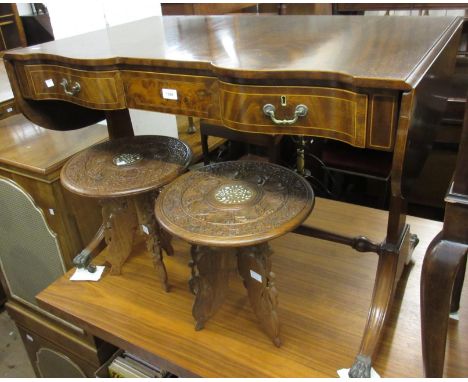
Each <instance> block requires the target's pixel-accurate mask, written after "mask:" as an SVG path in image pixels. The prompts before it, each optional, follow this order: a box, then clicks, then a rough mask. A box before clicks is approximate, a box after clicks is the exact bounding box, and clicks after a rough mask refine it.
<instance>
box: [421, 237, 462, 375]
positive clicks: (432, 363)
mask: <svg viewBox="0 0 468 382" xmlns="http://www.w3.org/2000/svg"><path fill="white" fill-rule="evenodd" d="M467 251H468V246H467V245H466V244H465V245H463V244H459V243H455V242H451V241H445V240H441V234H439V235H437V236H436V237H435V238H434V240H433V241H432V242H431V244H430V245H429V247H428V249H427V252H426V256H425V258H424V263H423V268H422V274H421V337H422V351H423V361H424V371H425V375H426V377H430V378H437V377H442V374H443V370H444V359H445V343H446V340H447V327H448V320H449V311H450V298H451V295H452V290H453V286H454V282H455V278H456V277H457V274H459V271H460V268H462V267H463V265H464V264H463V263H464V261H465V259H466V254H467Z"/></svg>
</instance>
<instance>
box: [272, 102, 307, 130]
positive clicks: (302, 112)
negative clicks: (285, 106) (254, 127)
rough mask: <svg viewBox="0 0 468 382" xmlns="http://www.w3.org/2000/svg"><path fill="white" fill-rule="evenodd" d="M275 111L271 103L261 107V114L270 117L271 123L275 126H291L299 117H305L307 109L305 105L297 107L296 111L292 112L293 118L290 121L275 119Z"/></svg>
mask: <svg viewBox="0 0 468 382" xmlns="http://www.w3.org/2000/svg"><path fill="white" fill-rule="evenodd" d="M275 111H276V108H275V107H274V106H273V105H272V104H271V103H267V104H266V105H264V106H263V113H264V114H265V115H266V116H267V117H270V119H271V121H272V122H273V123H274V124H275V125H292V124H293V123H294V122H296V121H297V119H298V118H299V117H305V116H306V115H307V112H308V111H309V109H308V107H307V106H306V105H303V104H300V105H297V106H296V109H295V110H294V117H293V118H292V119H276V117H275Z"/></svg>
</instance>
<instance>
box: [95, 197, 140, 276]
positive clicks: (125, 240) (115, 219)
mask: <svg viewBox="0 0 468 382" xmlns="http://www.w3.org/2000/svg"><path fill="white" fill-rule="evenodd" d="M102 217H103V224H104V230H105V232H104V238H105V241H106V244H107V256H106V261H107V262H108V263H110V265H111V271H110V273H111V275H120V274H121V268H122V265H123V263H124V262H125V260H127V258H128V256H129V255H130V253H131V252H132V247H133V237H134V234H135V230H136V228H137V224H138V221H137V215H136V213H135V209H134V207H133V203H129V201H128V200H126V199H122V198H120V199H115V200H112V199H107V200H105V201H102Z"/></svg>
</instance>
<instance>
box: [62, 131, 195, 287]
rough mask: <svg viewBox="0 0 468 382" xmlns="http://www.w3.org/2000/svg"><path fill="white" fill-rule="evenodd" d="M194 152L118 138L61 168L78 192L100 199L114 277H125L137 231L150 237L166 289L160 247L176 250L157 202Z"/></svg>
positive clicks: (152, 140)
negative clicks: (160, 220)
mask: <svg viewBox="0 0 468 382" xmlns="http://www.w3.org/2000/svg"><path fill="white" fill-rule="evenodd" d="M191 157H192V153H191V150H190V148H189V147H188V146H187V145H186V144H185V143H183V142H182V141H180V140H178V139H175V138H170V137H163V136H154V135H153V136H151V135H148V136H136V137H130V138H121V139H114V140H111V141H108V142H104V143H101V144H99V145H96V146H93V147H91V148H89V149H87V150H84V151H82V152H81V153H79V154H78V155H76V156H75V157H73V158H72V159H70V161H68V163H66V164H65V166H64V167H63V169H62V172H61V181H62V184H63V186H64V187H65V188H67V189H68V190H70V191H71V192H74V193H76V194H79V195H82V196H86V197H92V198H99V199H100V202H101V205H102V218H103V227H104V229H103V232H104V237H105V240H106V244H107V246H108V256H107V257H106V260H107V261H108V262H109V263H110V264H111V274H114V275H118V274H120V273H121V267H122V265H123V263H124V262H125V260H126V259H127V257H128V256H129V255H130V253H131V250H132V246H133V239H134V235H135V232H136V231H140V233H142V234H145V235H146V245H147V248H148V251H150V252H151V253H152V254H153V263H154V266H155V269H156V271H157V273H158V275H159V277H160V278H161V282H162V285H163V287H164V289H165V290H166V291H167V290H168V283H167V272H166V268H165V266H164V263H163V258H162V250H161V248H162V249H164V250H165V252H166V253H167V254H168V255H171V254H172V252H173V250H172V246H171V244H170V236H169V235H167V234H164V233H163V232H162V231H161V230H160V228H159V226H158V224H157V222H156V219H155V218H154V209H153V206H154V199H155V197H157V195H158V193H159V190H160V188H161V187H162V186H164V185H166V184H167V183H169V182H171V181H172V180H174V179H175V178H176V177H177V176H179V175H180V174H181V173H183V172H184V171H185V169H186V168H187V166H188V165H189V163H190V160H191Z"/></svg>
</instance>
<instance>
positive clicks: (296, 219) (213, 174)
mask: <svg viewBox="0 0 468 382" xmlns="http://www.w3.org/2000/svg"><path fill="white" fill-rule="evenodd" d="M313 205H314V193H313V191H312V188H311V187H310V185H309V183H308V182H307V181H306V180H305V179H304V178H303V177H301V176H299V175H298V174H296V173H295V172H293V171H291V170H289V169H287V168H285V167H282V166H278V165H276V164H272V163H265V162H254V161H233V162H222V163H215V164H211V165H209V166H205V167H203V168H201V169H199V170H196V171H191V172H189V173H187V174H185V175H183V176H181V177H179V178H178V179H176V180H175V181H174V182H172V183H171V184H170V185H168V186H167V187H166V188H165V189H164V190H163V191H162V192H161V194H160V195H159V197H158V199H157V201H156V206H155V216H156V219H158V221H159V223H160V224H161V226H162V227H164V228H165V229H166V230H167V231H168V232H170V233H171V234H173V235H176V236H178V237H179V238H182V239H184V240H186V241H189V242H191V243H195V244H200V245H208V246H234V247H237V246H245V245H253V244H259V243H263V242H265V241H268V240H271V239H273V238H275V237H278V236H280V235H283V234H284V233H286V232H289V231H292V230H293V229H294V228H296V227H297V226H298V225H299V224H301V223H302V222H303V221H304V220H305V219H306V218H307V216H308V215H309V214H310V211H311V210H312V207H313Z"/></svg>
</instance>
